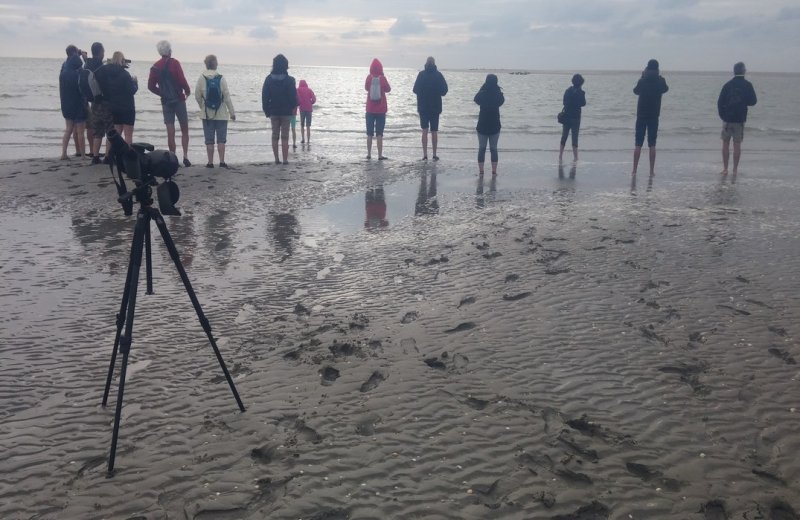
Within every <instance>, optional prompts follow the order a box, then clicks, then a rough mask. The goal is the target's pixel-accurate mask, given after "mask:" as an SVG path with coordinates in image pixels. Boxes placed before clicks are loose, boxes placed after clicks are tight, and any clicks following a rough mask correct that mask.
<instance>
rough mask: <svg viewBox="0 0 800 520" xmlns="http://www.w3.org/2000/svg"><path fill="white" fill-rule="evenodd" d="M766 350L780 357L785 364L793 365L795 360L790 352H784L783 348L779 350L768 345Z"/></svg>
mask: <svg viewBox="0 0 800 520" xmlns="http://www.w3.org/2000/svg"><path fill="white" fill-rule="evenodd" d="M767 352H769V353H770V354H772V355H773V356H775V357H776V358H778V359H780V360H781V361H783V362H784V363H786V364H787V365H795V364H797V362H796V361H795V359H794V357H792V355H791V354H789V353H788V352H786V351H785V350H781V349H779V348H778V347H770V348H769V349H768V350H767Z"/></svg>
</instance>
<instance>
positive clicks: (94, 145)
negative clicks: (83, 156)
mask: <svg viewBox="0 0 800 520" xmlns="http://www.w3.org/2000/svg"><path fill="white" fill-rule="evenodd" d="M102 141H103V138H102V137H93V138H92V140H91V141H89V142H90V143H91V145H90V147H91V151H92V155H94V156H95V157H99V156H100V144H101V143H102Z"/></svg>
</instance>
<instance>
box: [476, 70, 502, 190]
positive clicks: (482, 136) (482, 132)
mask: <svg viewBox="0 0 800 520" xmlns="http://www.w3.org/2000/svg"><path fill="white" fill-rule="evenodd" d="M474 101H475V103H477V104H478V105H479V106H480V107H481V109H480V112H479V113H478V125H477V127H476V128H475V129H476V130H477V131H478V174H479V175H481V176H482V175H483V162H484V160H485V159H486V144H487V143H488V144H489V151H490V153H491V159H492V175H497V162H498V153H497V141H498V140H499V139H500V128H501V125H500V107H501V106H502V105H503V103H505V101H506V98H505V96H504V95H503V90H502V89H501V88H500V86H499V85H498V84H497V76H495V75H494V74H487V75H486V81H485V82H484V83H483V85H482V86H481V88H480V90H479V91H478V93H477V94H475V100H474Z"/></svg>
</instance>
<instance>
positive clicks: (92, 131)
mask: <svg viewBox="0 0 800 520" xmlns="http://www.w3.org/2000/svg"><path fill="white" fill-rule="evenodd" d="M104 57H105V48H104V47H103V44H102V43H100V42H94V43H93V44H92V57H91V58H88V59H87V60H86V61H85V63H84V64H83V70H82V71H81V80H80V81H81V82H80V89H81V93H83V96H84V97H85V98H86V99H87V100H88V101H89V108H90V110H89V119H88V124H87V132H86V133H87V134H89V137H90V141H89V155H91V157H92V164H100V146H101V145H102V144H103V137H105V135H106V133H107V132H108V131H109V129H111V127H113V126H114V122H113V120H112V118H111V104H110V103H109V102H108V101H107V100H106V99H104V97H103V93H102V91H101V90H100V85H99V83H97V71H98V70H99V69H100V67H102V66H103V58H104ZM106 156H108V141H106ZM110 160H111V159H110V158H109V161H110Z"/></svg>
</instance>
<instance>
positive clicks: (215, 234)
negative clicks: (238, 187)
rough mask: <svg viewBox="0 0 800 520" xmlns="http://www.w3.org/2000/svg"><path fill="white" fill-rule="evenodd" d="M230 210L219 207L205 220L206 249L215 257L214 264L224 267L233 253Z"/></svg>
mask: <svg viewBox="0 0 800 520" xmlns="http://www.w3.org/2000/svg"><path fill="white" fill-rule="evenodd" d="M230 215H231V213H230V211H226V210H224V209H220V210H218V211H217V212H215V213H214V214H213V215H209V216H208V219H207V220H206V236H205V237H204V238H205V240H206V241H207V242H208V246H207V248H208V249H211V251H212V252H211V254H212V255H214V257H215V258H216V259H217V262H215V264H217V265H219V267H221V268H222V269H224V268H225V267H226V266H227V265H228V263H229V262H230V261H231V255H232V254H233V249H234V248H233V233H232V231H231V222H230Z"/></svg>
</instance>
